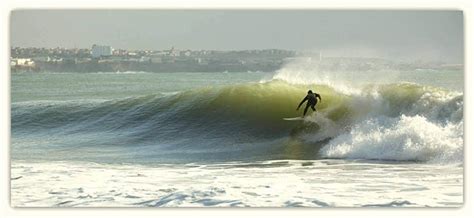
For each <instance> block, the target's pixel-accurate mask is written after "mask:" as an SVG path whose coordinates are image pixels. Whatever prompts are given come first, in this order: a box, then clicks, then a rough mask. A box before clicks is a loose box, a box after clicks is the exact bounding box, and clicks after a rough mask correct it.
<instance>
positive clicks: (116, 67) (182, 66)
mask: <svg viewBox="0 0 474 218" xmlns="http://www.w3.org/2000/svg"><path fill="white" fill-rule="evenodd" d="M94 46H96V45H94ZM102 47H104V46H102ZM102 47H100V48H101V50H98V49H94V48H95V47H93V48H92V49H66V48H54V49H48V48H18V47H16V48H11V58H10V69H11V72H13V73H15V72H25V71H26V72H77V73H89V72H126V71H143V72H157V73H159V72H248V71H251V72H256V71H261V72H273V71H276V70H278V69H281V68H282V67H283V66H284V65H285V64H288V63H295V62H296V63H298V62H311V63H314V66H315V67H317V68H318V69H319V70H353V71H366V70H381V69H395V70H416V69H448V70H462V69H463V65H462V64H447V63H443V62H422V61H412V62H409V63H408V62H396V61H390V60H385V59H381V58H366V57H324V56H323V55H322V53H321V52H298V51H290V50H279V49H264V50H241V51H214V50H198V51H192V50H177V49H175V48H174V47H172V48H171V49H169V50H162V51H147V50H143V51H127V50H122V49H117V50H114V49H112V48H111V47H109V46H105V47H104V48H102ZM96 50H97V51H100V52H97V51H96ZM104 50H106V52H104Z"/></svg>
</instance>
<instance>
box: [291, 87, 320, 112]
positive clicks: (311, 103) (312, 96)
mask: <svg viewBox="0 0 474 218" xmlns="http://www.w3.org/2000/svg"><path fill="white" fill-rule="evenodd" d="M318 98H319V101H321V96H320V95H319V94H318V93H313V91H311V90H309V91H308V95H306V97H304V99H303V100H302V101H301V103H300V104H299V105H298V107H297V108H296V110H299V109H300V107H301V105H302V104H303V103H304V102H305V101H308V103H306V107H305V109H304V113H303V117H304V116H305V115H306V112H307V111H308V108H309V107H311V109H313V111H316V108H314V107H315V106H316V103H318Z"/></svg>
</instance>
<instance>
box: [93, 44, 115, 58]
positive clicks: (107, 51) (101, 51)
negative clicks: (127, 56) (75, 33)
mask: <svg viewBox="0 0 474 218" xmlns="http://www.w3.org/2000/svg"><path fill="white" fill-rule="evenodd" d="M113 50H114V49H113V48H112V47H111V46H108V45H96V44H94V45H92V53H91V54H92V57H93V58H100V57H105V56H111V55H112V53H113Z"/></svg>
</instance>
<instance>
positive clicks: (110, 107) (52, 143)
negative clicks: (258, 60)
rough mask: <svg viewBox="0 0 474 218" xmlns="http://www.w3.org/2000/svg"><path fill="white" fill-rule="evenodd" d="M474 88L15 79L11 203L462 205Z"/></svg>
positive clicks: (425, 83)
mask: <svg viewBox="0 0 474 218" xmlns="http://www.w3.org/2000/svg"><path fill="white" fill-rule="evenodd" d="M463 78H464V75H463V72H462V71H447V70H443V71H442V70H422V69H419V70H412V71H402V72H400V71H393V70H388V71H384V70H375V71H365V72H352V71H347V70H344V71H342V70H341V71H333V72H322V71H317V70H315V69H302V68H297V67H292V66H287V67H284V68H282V69H280V70H278V71H276V72H271V73H264V72H241V73H226V72H224V73H186V72H183V73H147V72H104V73H84V74H83V73H47V72H46V73H14V74H12V75H11V149H10V150H11V153H10V155H11V205H12V206H14V207H61V206H65V207H100V206H106V207H110V206H114V207H115V206H117V207H143V206H145V207H200V206H212V207H214V206H224V207H227V206H230V207H234V206H235V207H261V206H263V207H298V206H303V207H460V206H462V205H463V158H464V153H463V137H464V130H463V120H464V118H463V104H464V101H463V97H464V96H463V88H464V87H463V84H464V79H463ZM308 89H312V90H314V91H316V92H318V93H319V94H321V96H322V101H321V102H319V103H318V105H317V112H316V113H310V115H309V116H307V117H306V118H305V119H304V120H302V121H285V120H283V118H285V117H297V116H301V114H302V110H301V109H300V110H299V111H296V110H295V109H296V106H297V105H298V103H299V102H300V101H301V99H302V98H303V97H304V96H305V93H306V91H307V90H308Z"/></svg>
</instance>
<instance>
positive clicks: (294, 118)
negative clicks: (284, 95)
mask: <svg viewBox="0 0 474 218" xmlns="http://www.w3.org/2000/svg"><path fill="white" fill-rule="evenodd" d="M283 120H288V121H295V120H304V118H303V117H291V118H283Z"/></svg>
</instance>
